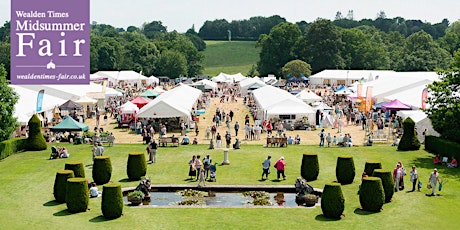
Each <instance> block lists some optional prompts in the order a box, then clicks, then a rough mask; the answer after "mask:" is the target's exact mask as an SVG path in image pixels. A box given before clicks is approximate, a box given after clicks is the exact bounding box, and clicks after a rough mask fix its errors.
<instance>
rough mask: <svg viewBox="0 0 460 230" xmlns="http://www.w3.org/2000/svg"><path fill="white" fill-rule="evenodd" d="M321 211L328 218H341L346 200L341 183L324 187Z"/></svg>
mask: <svg viewBox="0 0 460 230" xmlns="http://www.w3.org/2000/svg"><path fill="white" fill-rule="evenodd" d="M321 210H322V211H323V215H324V216H325V217H328V218H340V217H341V216H342V213H343V210H345V198H343V193H342V188H341V187H340V184H339V183H329V184H326V185H324V189H323V194H322V195H321Z"/></svg>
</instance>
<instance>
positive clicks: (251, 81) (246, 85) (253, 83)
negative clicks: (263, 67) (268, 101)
mask: <svg viewBox="0 0 460 230" xmlns="http://www.w3.org/2000/svg"><path fill="white" fill-rule="evenodd" d="M263 86H266V84H265V82H263V81H261V80H260V78H255V77H254V78H246V79H244V80H242V81H240V89H241V95H246V94H247V93H248V92H249V91H250V90H254V89H258V88H260V87H263Z"/></svg>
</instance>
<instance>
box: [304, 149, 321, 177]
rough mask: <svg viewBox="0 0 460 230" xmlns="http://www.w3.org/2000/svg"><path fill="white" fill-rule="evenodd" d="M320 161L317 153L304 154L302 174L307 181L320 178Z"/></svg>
mask: <svg viewBox="0 0 460 230" xmlns="http://www.w3.org/2000/svg"><path fill="white" fill-rule="evenodd" d="M318 175H319V163H318V155H317V154H303V157H302V165H301V166H300V176H302V178H304V179H305V180H307V181H314V180H316V179H318Z"/></svg>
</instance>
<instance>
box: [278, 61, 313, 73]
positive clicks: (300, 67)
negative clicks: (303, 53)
mask: <svg viewBox="0 0 460 230" xmlns="http://www.w3.org/2000/svg"><path fill="white" fill-rule="evenodd" d="M281 71H282V73H283V76H285V77H287V76H288V75H290V76H294V77H300V76H306V77H308V76H310V75H311V66H310V64H308V63H306V62H304V61H302V60H292V61H290V62H288V63H286V65H284V66H283V68H282V69H281Z"/></svg>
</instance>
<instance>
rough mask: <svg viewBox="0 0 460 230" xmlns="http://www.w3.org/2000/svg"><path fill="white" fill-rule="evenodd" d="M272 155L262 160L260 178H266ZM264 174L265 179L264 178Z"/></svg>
mask: <svg viewBox="0 0 460 230" xmlns="http://www.w3.org/2000/svg"><path fill="white" fill-rule="evenodd" d="M271 158H272V156H268V157H267V158H266V159H265V160H264V161H263V162H262V170H263V171H262V180H268V174H270V165H271V162H270V159H271ZM264 175H265V179H264Z"/></svg>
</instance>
